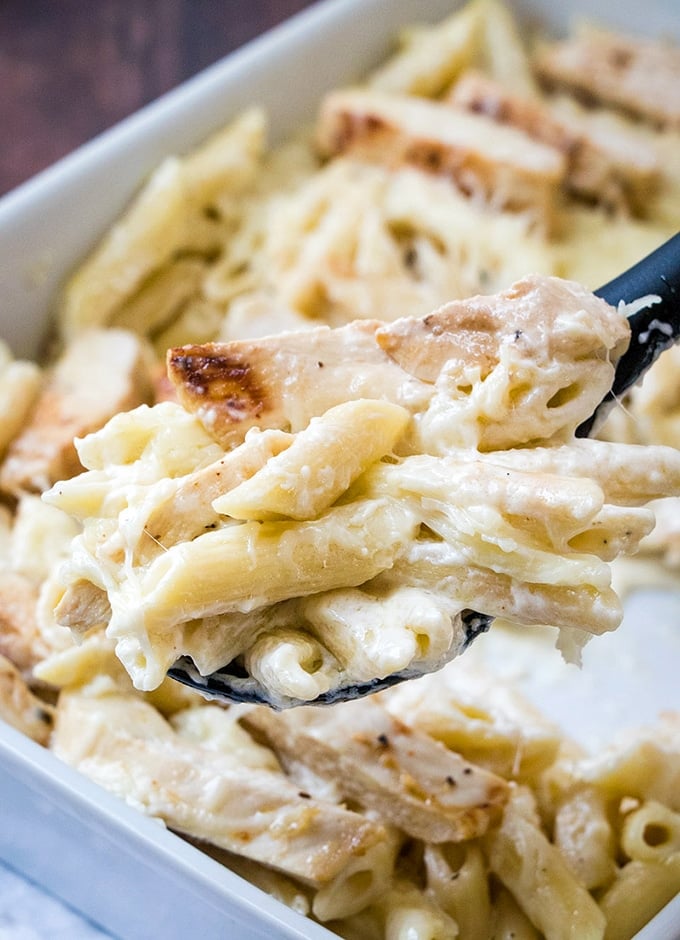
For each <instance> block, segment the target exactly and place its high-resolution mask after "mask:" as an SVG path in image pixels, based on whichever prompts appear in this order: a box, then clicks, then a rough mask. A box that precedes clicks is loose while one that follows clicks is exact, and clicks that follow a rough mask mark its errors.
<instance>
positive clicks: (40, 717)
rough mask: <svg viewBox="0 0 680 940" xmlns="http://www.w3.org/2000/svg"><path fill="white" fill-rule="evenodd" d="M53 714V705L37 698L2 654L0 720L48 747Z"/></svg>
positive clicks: (0, 659)
mask: <svg viewBox="0 0 680 940" xmlns="http://www.w3.org/2000/svg"><path fill="white" fill-rule="evenodd" d="M53 714H54V711H53V709H52V706H51V705H48V704H47V703H46V702H43V701H41V699H39V698H37V697H36V696H35V695H34V694H33V693H32V692H31V690H30V689H29V687H28V686H27V685H26V682H25V681H24V679H23V678H22V676H21V674H20V672H19V670H18V669H17V668H16V667H15V666H14V665H13V664H12V663H11V662H10V661H9V660H8V659H5V657H4V656H1V655H0V719H2V720H3V721H6V722H7V724H9V725H12V727H13V728H16V729H17V730H18V731H21V732H22V734H25V735H28V737H29V738H32V739H33V740H34V741H37V743H38V744H47V741H48V739H49V736H50V733H51V730H52V720H53Z"/></svg>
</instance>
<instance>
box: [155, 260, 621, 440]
mask: <svg viewBox="0 0 680 940" xmlns="http://www.w3.org/2000/svg"><path fill="white" fill-rule="evenodd" d="M628 336H629V328H628V324H627V322H626V320H625V319H624V318H623V317H622V316H620V315H618V314H617V313H616V312H615V311H613V309H612V308H611V307H610V306H609V305H608V304H606V303H605V302H604V301H603V300H600V299H599V298H597V297H595V296H594V295H593V294H591V293H590V292H589V291H587V290H586V289H585V288H583V287H581V286H580V285H576V284H573V283H571V282H568V281H561V280H559V279H558V278H550V277H542V276H539V275H533V276H530V277H526V278H523V279H522V280H521V281H518V282H517V283H516V284H514V285H513V286H512V287H511V288H509V289H508V290H506V291H503V292H502V293H500V294H496V295H493V296H489V297H472V298H470V299H468V300H460V301H454V302H453V303H450V304H447V305H446V306H444V307H441V308H440V309H439V310H437V311H435V313H432V314H430V315H429V316H427V317H424V318H422V319H410V318H405V319H402V320H397V321H395V322H394V323H388V324H383V323H379V322H377V321H356V322H354V323H350V324H348V325H347V326H345V327H341V328H340V329H337V330H329V329H328V328H327V327H320V328H318V329H315V330H308V331H305V332H300V333H289V334H284V335H283V336H280V337H279V336H276V337H265V338H264V339H262V340H257V341H243V342H238V343H224V344H219V343H208V344H206V345H204V346H185V347H180V348H178V349H172V350H169V352H168V372H169V375H170V378H171V379H172V381H173V383H174V384H175V386H176V388H177V393H178V396H179V399H180V401H181V403H182V405H183V406H184V407H185V408H186V409H187V410H189V411H191V412H194V413H195V414H197V416H198V417H199V418H200V420H201V422H202V423H203V424H204V425H205V427H206V429H207V430H208V431H209V433H210V434H212V435H213V436H214V437H215V439H216V440H217V441H219V443H220V444H222V445H223V446H227V447H231V446H234V445H235V444H238V443H240V442H241V441H242V440H243V438H244V436H245V433H246V431H247V430H248V429H249V428H251V427H253V426H256V425H259V426H260V427H263V428H271V427H275V428H282V429H284V430H290V431H293V432H295V431H298V430H300V429H301V428H304V427H306V426H307V424H308V423H309V421H310V419H311V418H312V417H314V416H316V415H320V414H323V413H324V412H325V411H327V410H328V408H330V407H332V406H334V405H336V404H339V403H340V402H342V401H351V400H356V399H358V398H374V399H386V400H388V401H392V402H394V403H395V404H399V405H402V406H403V407H405V408H407V409H408V410H409V411H411V413H412V414H414V415H424V416H425V417H424V418H423V421H422V424H421V427H420V429H419V430H418V432H417V433H418V434H419V435H420V439H419V441H418V443H417V444H416V443H414V444H413V447H415V448H416V449H423V448H424V449H425V450H427V449H428V448H431V449H432V450H431V451H430V452H438V451H437V446H438V445H437V441H438V440H439V441H440V442H442V443H441V448H442V449H445V448H446V447H447V446H451V444H452V443H455V444H456V445H457V446H464V445H468V446H479V447H480V448H481V449H484V450H486V449H489V448H498V447H508V446H513V445H517V444H520V443H526V442H529V441H532V440H539V439H542V438H548V437H551V436H552V435H554V434H556V433H558V432H559V431H563V430H567V431H569V432H572V431H573V430H574V429H575V428H576V427H577V425H578V424H579V423H580V421H581V420H583V418H584V416H589V415H590V414H592V412H593V411H594V409H595V407H596V406H597V404H598V403H599V402H600V401H601V400H602V398H603V397H604V395H605V394H606V392H607V391H608V390H609V388H610V387H611V382H612V378H613V369H614V363H615V362H616V360H617V359H618V357H619V356H620V355H621V353H622V352H623V351H624V350H625V348H626V347H627V344H628ZM492 374H493V375H494V380H493V381H492V382H489V383H488V385H486V386H485V383H484V381H483V380H487V379H489V377H490V376H491V375H492ZM490 386H494V387H496V388H497V390H498V392H497V394H495V395H494V397H493V400H490V399H489V398H488V395H489V392H488V391H487V389H488V388H489V387H490ZM465 389H468V390H469V394H468V392H466V391H465ZM473 412H474V413H476V414H478V415H479V417H478V421H477V424H476V433H477V435H478V439H477V440H475V441H462V440H460V439H459V440H457V441H456V442H452V440H451V436H452V435H455V434H456V433H458V432H457V430H456V428H457V426H458V425H460V426H461V427H462V426H464V425H465V424H466V423H467V425H468V427H469V423H470V422H469V420H467V421H466V418H465V417H464V415H468V414H472V413H473ZM425 437H426V438H427V440H424V439H423V438H425Z"/></svg>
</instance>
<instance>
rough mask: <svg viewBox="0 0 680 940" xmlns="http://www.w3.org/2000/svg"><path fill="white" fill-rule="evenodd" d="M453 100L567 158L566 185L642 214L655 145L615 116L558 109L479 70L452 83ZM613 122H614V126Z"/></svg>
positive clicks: (655, 164) (653, 174) (654, 172)
mask: <svg viewBox="0 0 680 940" xmlns="http://www.w3.org/2000/svg"><path fill="white" fill-rule="evenodd" d="M449 101H450V103H451V104H452V105H454V106H455V107H457V108H461V109H464V110H466V111H470V112H472V113H474V114H485V115H487V116H488V117H490V118H491V119H492V120H494V121H496V122H498V123H499V124H504V125H509V126H511V127H517V128H519V129H520V130H522V131H525V132H526V133H527V134H528V135H529V136H530V137H532V138H533V139H534V140H538V141H540V142H541V143H544V144H547V145H548V146H550V147H554V148H555V149H556V150H559V151H560V152H562V153H564V154H565V156H566V158H567V173H566V179H565V184H566V186H567V187H568V188H569V189H570V190H572V191H573V192H575V193H577V194H579V195H582V196H585V197H586V198H588V199H593V200H596V201H597V202H600V203H603V204H605V205H606V206H611V207H614V208H616V207H623V208H626V209H628V210H629V211H631V212H633V213H637V214H640V215H643V214H644V213H645V210H646V209H647V208H648V207H649V196H650V194H651V193H652V192H653V190H654V188H655V186H656V183H657V182H658V175H659V170H660V168H659V161H658V159H657V157H656V153H655V151H654V149H653V148H652V147H651V146H650V145H647V144H645V143H643V142H642V141H641V140H640V139H639V138H637V137H635V136H634V135H633V134H632V133H631V132H627V131H626V129H624V128H622V127H620V126H616V124H615V122H614V121H613V119H612V116H610V115H608V116H607V117H608V120H607V121H606V122H603V116H602V115H601V114H595V113H590V112H586V111H583V112H575V111H574V110H573V109H572V110H571V111H570V112H569V111H567V109H566V106H565V105H562V107H561V109H560V108H557V109H555V108H554V107H553V106H552V104H551V103H549V102H545V101H542V100H541V99H539V98H524V97H521V96H519V95H516V94H513V93H512V92H510V91H507V90H506V89H505V88H503V86H502V85H500V84H498V83H497V82H495V81H493V80H492V79H490V78H487V77H486V76H485V75H482V74H481V73H478V72H468V73H467V74H466V75H465V76H463V78H461V80H460V81H459V82H457V84H456V85H455V86H454V89H453V92H452V93H451V95H450V98H449ZM612 125H613V126H612Z"/></svg>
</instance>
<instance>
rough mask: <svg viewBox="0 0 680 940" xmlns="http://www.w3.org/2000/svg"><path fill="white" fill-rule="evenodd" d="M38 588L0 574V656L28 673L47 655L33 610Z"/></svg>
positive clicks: (25, 580)
mask: <svg viewBox="0 0 680 940" xmlns="http://www.w3.org/2000/svg"><path fill="white" fill-rule="evenodd" d="M37 601H38V588H37V587H36V586H35V584H34V583H33V582H32V581H30V580H29V579H28V578H27V577H25V576H24V575H21V574H18V573H16V572H13V571H7V570H3V571H0V656H6V657H7V659H9V660H11V662H12V663H14V665H15V666H16V667H17V669H20V670H21V671H22V672H24V673H26V672H29V671H30V670H31V669H32V668H33V666H35V664H36V663H37V662H39V661H40V660H41V659H43V658H44V657H45V656H46V655H47V652H48V650H47V647H46V646H45V643H44V641H43V639H42V637H41V635H40V631H39V629H38V623H37V620H36V612H35V606H36V603H37Z"/></svg>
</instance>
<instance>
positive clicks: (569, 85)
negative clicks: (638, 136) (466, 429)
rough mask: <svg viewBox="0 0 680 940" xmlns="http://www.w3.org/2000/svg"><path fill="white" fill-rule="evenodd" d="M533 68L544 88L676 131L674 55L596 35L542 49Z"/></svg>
mask: <svg viewBox="0 0 680 940" xmlns="http://www.w3.org/2000/svg"><path fill="white" fill-rule="evenodd" d="M535 67H536V70H537V71H538V74H539V76H540V77H541V78H542V79H543V80H544V81H545V82H546V83H548V84H549V85H550V86H552V87H558V88H566V89H568V90H570V91H573V92H576V93H577V94H579V95H581V96H583V97H584V98H585V99H586V100H587V101H594V102H597V103H601V104H605V105H613V106H614V107H617V108H621V109H623V110H624V111H627V112H628V113H630V114H633V115H635V116H636V117H640V118H644V119H645V120H648V121H652V122H654V123H655V124H660V125H662V126H669V127H678V126H680V49H679V48H677V47H676V46H672V45H670V43H667V42H663V41H655V40H653V39H641V38H629V37H627V36H620V35H617V34H615V33H608V32H605V31H604V30H600V29H597V30H596V29H584V30H582V31H581V32H580V34H579V35H577V36H576V37H574V38H572V39H567V40H565V41H563V42H557V43H552V44H550V45H547V46H545V47H543V48H542V49H541V50H540V51H539V53H538V54H537V57H536V61H535Z"/></svg>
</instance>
